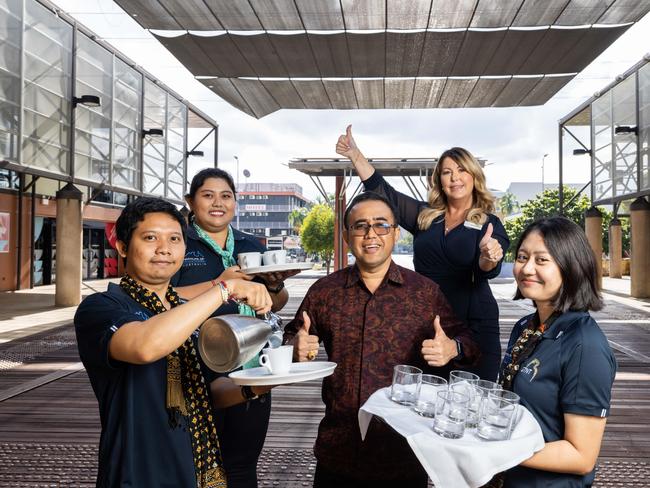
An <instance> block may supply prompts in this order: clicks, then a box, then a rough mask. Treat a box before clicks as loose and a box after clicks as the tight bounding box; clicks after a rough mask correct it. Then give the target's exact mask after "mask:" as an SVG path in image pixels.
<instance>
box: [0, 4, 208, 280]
mask: <svg viewBox="0 0 650 488" xmlns="http://www.w3.org/2000/svg"><path fill="white" fill-rule="evenodd" d="M217 143H218V130H217V124H216V122H215V121H214V120H212V119H211V118H210V117H208V116H206V115H205V114H203V113H202V112H201V111H200V110H199V109H197V108H196V107H194V106H192V105H191V104H189V103H188V102H187V101H185V100H183V99H182V98H181V97H180V96H179V95H178V94H176V93H175V92H174V91H172V90H170V89H169V88H167V87H166V86H165V85H163V84H162V83H161V82H159V81H158V80H156V79H155V78H154V77H152V76H151V75H149V74H148V73H147V72H146V71H144V70H142V69H141V68H139V67H137V66H135V63H133V62H132V61H130V60H129V59H128V58H126V57H125V56H123V55H122V54H121V53H119V52H118V51H116V50H115V49H114V48H112V47H111V46H110V45H108V44H106V43H104V42H102V41H99V40H97V39H96V36H95V35H94V34H93V33H92V32H91V31H89V30H88V29H86V28H85V27H83V26H82V25H80V24H79V23H78V22H76V21H75V20H74V19H72V18H70V17H68V16H67V15H66V14H64V13H62V12H60V11H59V10H57V9H56V7H55V6H54V5H52V4H50V3H49V2H47V1H46V0H0V291H3V290H15V289H20V288H25V287H30V286H34V285H38V284H48V283H52V282H55V281H56V244H55V243H56V238H55V237H56V193H57V191H59V190H60V189H61V188H63V187H64V186H66V185H67V184H70V183H71V184H73V185H74V186H75V187H76V188H78V189H79V190H80V191H81V192H82V193H83V238H82V242H83V244H82V245H83V263H82V270H83V271H82V278H85V279H92V278H105V277H110V276H113V275H115V274H116V273H117V259H116V253H115V251H114V249H113V245H114V242H112V241H111V239H110V231H111V229H112V224H113V223H114V222H115V219H116V218H117V216H118V215H119V212H120V209H121V207H122V206H123V205H125V204H126V203H127V202H128V201H129V199H130V198H134V197H135V196H138V195H143V194H144V195H156V196H160V197H161V198H165V199H167V200H169V201H171V202H173V203H175V204H178V205H182V204H183V195H184V194H185V192H186V191H187V188H188V185H189V184H188V178H191V176H193V175H194V174H195V173H196V171H197V170H198V169H200V168H203V167H206V166H215V165H216V161H217V147H218V144H217Z"/></svg>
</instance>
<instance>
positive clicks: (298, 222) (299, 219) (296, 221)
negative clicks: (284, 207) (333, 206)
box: [289, 207, 309, 235]
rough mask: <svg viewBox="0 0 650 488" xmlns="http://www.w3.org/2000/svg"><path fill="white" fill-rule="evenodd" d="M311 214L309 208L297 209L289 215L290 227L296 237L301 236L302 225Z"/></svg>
mask: <svg viewBox="0 0 650 488" xmlns="http://www.w3.org/2000/svg"><path fill="white" fill-rule="evenodd" d="M308 213H309V210H308V209H307V207H300V208H295V209H293V210H292V211H291V213H290V214H289V225H290V226H291V227H293V231H294V233H295V234H296V235H298V234H300V228H301V227H302V223H303V221H304V220H305V217H306V216H307V214H308Z"/></svg>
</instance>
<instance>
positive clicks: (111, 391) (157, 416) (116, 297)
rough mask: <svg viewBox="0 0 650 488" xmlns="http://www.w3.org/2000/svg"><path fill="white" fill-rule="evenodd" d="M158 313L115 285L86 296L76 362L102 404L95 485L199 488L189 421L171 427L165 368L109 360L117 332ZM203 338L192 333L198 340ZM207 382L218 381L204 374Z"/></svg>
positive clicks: (78, 326)
mask: <svg viewBox="0 0 650 488" xmlns="http://www.w3.org/2000/svg"><path fill="white" fill-rule="evenodd" d="M152 315H153V314H152V313H151V312H150V311H149V310H147V309H146V308H144V307H142V306H141V305H139V304H138V303H137V302H135V301H134V300H133V299H132V298H131V297H129V296H128V295H127V294H126V293H125V292H124V291H123V290H122V288H120V287H119V286H118V285H115V284H112V283H111V284H109V285H108V290H107V291H106V292H104V293H95V294H94V295H91V296H89V297H87V298H86V299H85V300H84V301H83V302H82V303H81V305H79V308H78V309H77V313H76V314H75V317H74V324H75V330H76V333H77V344H78V347H79V356H80V357H81V360H82V362H83V364H84V366H85V367H86V371H87V373H88V377H89V378H90V383H91V385H92V387H93V390H94V391H95V396H96V397H97V401H98V402H99V414H100V418H101V424H102V433H101V439H100V442H99V471H98V474H97V486H98V487H101V488H105V487H111V488H112V487H122V486H133V487H144V486H155V487H169V488H172V487H174V488H176V487H183V488H185V487H188V488H189V487H196V474H195V471H194V460H193V455H192V442H191V439H190V435H189V431H188V429H187V426H186V420H185V417H183V416H180V421H181V422H180V425H179V426H177V427H175V428H172V427H170V425H169V418H168V414H167V409H166V408H165V403H166V392H167V361H166V359H165V358H162V359H159V360H158V361H155V362H153V363H150V364H142V365H136V364H129V363H124V362H120V361H115V360H113V359H110V357H109V352H108V346H109V343H110V340H111V338H112V337H113V333H114V332H115V331H116V330H117V329H118V328H120V327H121V326H122V325H124V324H126V323H128V322H139V321H145V320H147V319H148V318H149V317H151V316H152ZM197 335H198V332H196V331H195V332H194V334H193V337H194V339H195V340H196V337H197ZM204 375H205V376H206V380H207V381H209V380H210V379H211V377H213V376H214V374H213V373H211V372H209V371H208V370H207V368H204Z"/></svg>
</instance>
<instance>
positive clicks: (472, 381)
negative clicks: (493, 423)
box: [449, 370, 479, 428]
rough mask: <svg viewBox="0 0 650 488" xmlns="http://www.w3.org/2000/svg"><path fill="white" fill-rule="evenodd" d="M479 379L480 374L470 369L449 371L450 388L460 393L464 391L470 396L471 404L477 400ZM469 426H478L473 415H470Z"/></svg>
mask: <svg viewBox="0 0 650 488" xmlns="http://www.w3.org/2000/svg"><path fill="white" fill-rule="evenodd" d="M478 380H479V377H478V375H476V374H474V373H470V372H468V371H460V370H454V371H452V372H450V373H449V389H450V390H454V391H456V392H458V393H462V394H463V395H466V396H467V397H468V398H469V404H468V408H469V406H470V405H472V404H474V402H475V401H476V390H475V389H474V385H476V382H477V381H478ZM467 427H469V428H473V427H476V420H475V419H474V417H472V416H468V425H467Z"/></svg>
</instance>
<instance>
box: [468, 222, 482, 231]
mask: <svg viewBox="0 0 650 488" xmlns="http://www.w3.org/2000/svg"><path fill="white" fill-rule="evenodd" d="M463 225H464V226H465V227H467V228H468V229H474V230H481V229H482V228H483V226H482V225H481V224H475V223H474V222H470V221H469V220H466V221H465V223H464V224H463Z"/></svg>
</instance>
